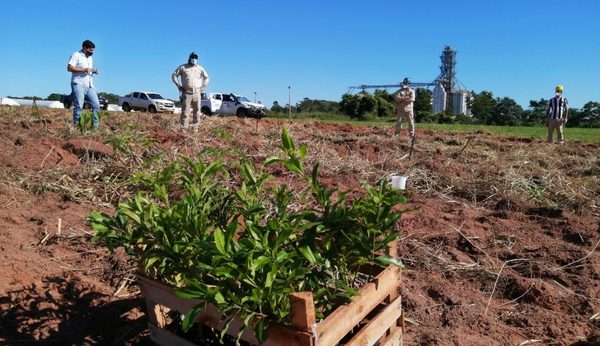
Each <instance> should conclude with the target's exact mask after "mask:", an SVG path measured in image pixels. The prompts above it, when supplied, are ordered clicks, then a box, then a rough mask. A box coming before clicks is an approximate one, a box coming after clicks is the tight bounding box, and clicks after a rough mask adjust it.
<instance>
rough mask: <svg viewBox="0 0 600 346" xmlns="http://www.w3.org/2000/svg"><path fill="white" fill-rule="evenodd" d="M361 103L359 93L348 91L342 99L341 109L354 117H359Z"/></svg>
mask: <svg viewBox="0 0 600 346" xmlns="http://www.w3.org/2000/svg"><path fill="white" fill-rule="evenodd" d="M359 105H360V100H359V96H358V95H352V94H349V93H346V94H344V95H342V101H341V102H340V111H341V112H342V113H343V114H346V115H349V116H351V117H353V118H355V117H358V115H359V112H358V108H359Z"/></svg>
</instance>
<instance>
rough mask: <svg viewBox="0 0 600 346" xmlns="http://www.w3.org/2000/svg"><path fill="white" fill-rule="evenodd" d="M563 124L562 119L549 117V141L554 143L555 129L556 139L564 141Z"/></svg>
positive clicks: (560, 141)
mask: <svg viewBox="0 0 600 346" xmlns="http://www.w3.org/2000/svg"><path fill="white" fill-rule="evenodd" d="M563 125H564V123H563V120H562V119H548V143H552V141H553V140H552V137H553V136H554V131H556V140H557V141H558V142H559V143H564V141H565V137H564V135H563Z"/></svg>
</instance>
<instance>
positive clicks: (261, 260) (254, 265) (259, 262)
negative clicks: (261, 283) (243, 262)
mask: <svg viewBox="0 0 600 346" xmlns="http://www.w3.org/2000/svg"><path fill="white" fill-rule="evenodd" d="M269 262H271V259H270V258H269V257H267V256H260V257H258V258H257V259H255V260H254V261H252V262H251V263H250V270H251V271H253V272H254V271H256V270H258V269H260V268H262V267H264V266H265V265H266V264H267V263H269Z"/></svg>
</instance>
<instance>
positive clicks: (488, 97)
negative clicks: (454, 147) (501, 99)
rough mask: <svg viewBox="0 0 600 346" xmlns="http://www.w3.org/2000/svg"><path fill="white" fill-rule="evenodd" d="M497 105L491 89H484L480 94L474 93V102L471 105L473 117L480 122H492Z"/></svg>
mask: <svg viewBox="0 0 600 346" xmlns="http://www.w3.org/2000/svg"><path fill="white" fill-rule="evenodd" d="M495 106H496V100H495V99H494V95H492V92H491V91H482V92H480V93H478V94H476V93H473V103H472V105H471V112H472V113H473V118H474V119H476V120H477V122H478V123H480V124H491V123H492V117H493V112H494V107H495Z"/></svg>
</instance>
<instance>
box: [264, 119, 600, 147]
mask: <svg viewBox="0 0 600 346" xmlns="http://www.w3.org/2000/svg"><path fill="white" fill-rule="evenodd" d="M269 118H275V119H281V120H290V118H288V116H287V113H285V114H284V115H283V116H282V115H281V114H278V115H276V116H272V115H271V114H270V115H269ZM291 120H293V121H315V120H316V121H322V122H328V123H343V124H353V125H361V126H381V127H393V126H394V123H395V120H394V119H392V118H383V119H379V118H375V119H367V120H354V119H350V118H348V117H347V116H343V115H326V114H321V113H319V114H314V115H313V114H309V115H304V114H303V115H299V114H298V113H292V117H291ZM415 126H416V128H417V131H418V130H419V129H421V130H434V131H441V132H450V133H469V132H477V131H480V130H481V131H485V132H490V133H493V134H497V135H501V136H507V137H519V138H532V139H540V140H545V139H546V137H547V135H548V130H547V129H546V127H543V126H533V127H531V126H491V125H470V124H469V125H467V124H431V123H417V124H416V125H415ZM564 134H565V140H566V141H567V142H576V141H579V142H582V143H597V142H600V128H571V127H568V126H567V127H566V128H565V130H564ZM555 137H556V136H555Z"/></svg>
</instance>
